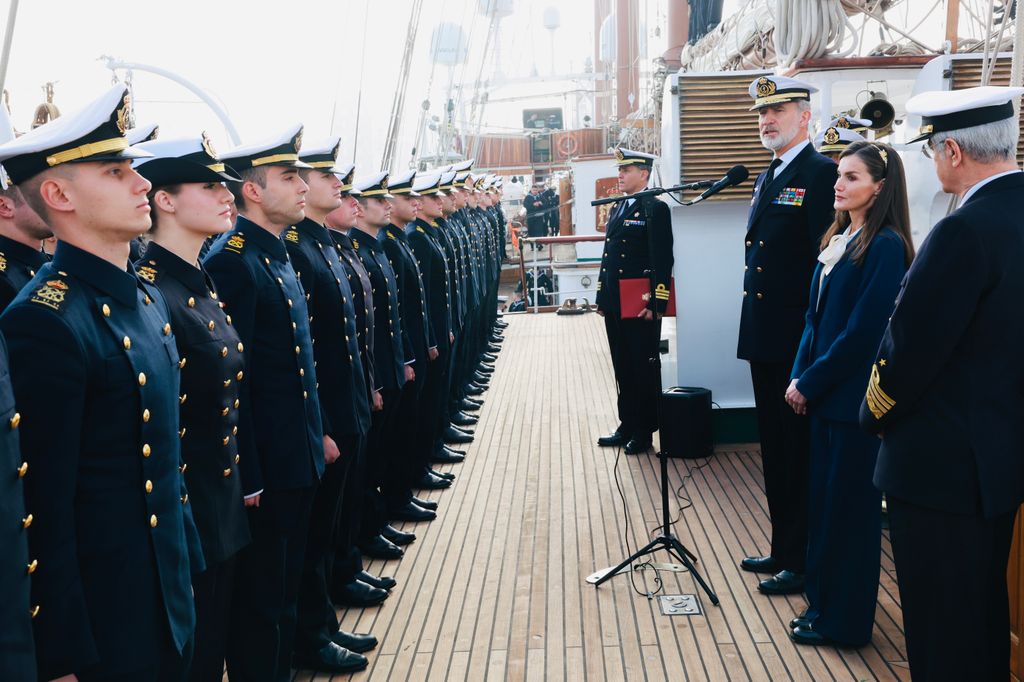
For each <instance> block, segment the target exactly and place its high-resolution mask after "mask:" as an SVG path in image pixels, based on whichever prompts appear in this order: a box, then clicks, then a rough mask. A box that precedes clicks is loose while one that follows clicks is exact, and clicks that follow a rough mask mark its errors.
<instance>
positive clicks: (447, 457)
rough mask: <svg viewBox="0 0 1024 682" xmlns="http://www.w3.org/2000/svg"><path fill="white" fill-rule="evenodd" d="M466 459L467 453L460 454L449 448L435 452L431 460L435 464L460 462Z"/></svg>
mask: <svg viewBox="0 0 1024 682" xmlns="http://www.w3.org/2000/svg"><path fill="white" fill-rule="evenodd" d="M464 459H466V456H465V455H460V454H458V453H455V452H448V451H447V450H441V451H440V452H435V453H434V454H433V455H431V456H430V461H431V462H432V463H433V464H459V463H460V462H462V461H463V460H464Z"/></svg>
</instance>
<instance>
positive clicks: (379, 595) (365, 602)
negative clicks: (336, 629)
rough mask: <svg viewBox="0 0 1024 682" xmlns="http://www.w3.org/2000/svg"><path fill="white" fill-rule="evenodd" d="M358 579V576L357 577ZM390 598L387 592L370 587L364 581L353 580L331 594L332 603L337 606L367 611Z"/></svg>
mask: <svg viewBox="0 0 1024 682" xmlns="http://www.w3.org/2000/svg"><path fill="white" fill-rule="evenodd" d="M357 577H358V576H357ZM387 598H388V592H387V590H383V589H381V588H379V587H376V586H375V585H370V584H369V583H365V582H363V581H362V580H358V579H357V580H353V581H352V582H350V583H345V584H344V585H342V586H341V587H338V588H335V589H334V590H333V591H332V592H331V601H333V602H334V603H335V605H337V606H353V607H355V608H359V609H365V608H366V607H368V606H376V605H377V604H380V603H382V602H383V601H384V600H385V599H387Z"/></svg>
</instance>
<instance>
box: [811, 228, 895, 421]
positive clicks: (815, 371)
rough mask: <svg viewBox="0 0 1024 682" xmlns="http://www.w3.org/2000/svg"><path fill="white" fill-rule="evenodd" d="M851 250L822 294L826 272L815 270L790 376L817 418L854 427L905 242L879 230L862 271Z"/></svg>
mask: <svg viewBox="0 0 1024 682" xmlns="http://www.w3.org/2000/svg"><path fill="white" fill-rule="evenodd" d="M853 249H854V240H850V243H849V244H848V245H847V249H846V254H845V255H844V256H843V257H842V258H841V259H840V260H839V262H837V263H836V264H835V265H834V266H833V267H832V271H831V272H830V273H829V274H828V275H827V276H826V277H825V280H824V281H823V282H821V286H820V288H819V284H818V282H819V281H820V279H821V277H820V275H821V272H822V269H823V267H824V266H823V265H822V264H820V263H819V264H818V267H817V268H816V269H815V270H814V276H813V277H812V278H811V297H810V303H809V305H808V308H807V318H806V319H807V321H806V324H805V326H804V335H803V338H802V339H801V340H800V348H799V350H798V351H797V354H796V362H795V363H794V365H793V374H792V376H793V378H799V381H798V382H797V385H796V387H797V389H798V390H799V391H800V393H802V394H803V395H804V397H805V398H807V402H808V405H809V406H810V410H811V411H812V412H813V413H814V414H815V415H816V416H818V417H822V418H824V419H831V420H833V421H842V422H848V423H856V422H857V419H858V414H859V413H860V403H861V401H862V400H863V399H864V387H865V386H867V384H868V376H869V375H870V373H871V363H872V362H873V361H874V359H875V351H876V349H877V348H878V342H879V340H880V339H881V338H882V332H883V331H885V325H886V323H887V322H888V321H889V313H891V312H892V307H893V303H894V302H895V300H896V293H897V292H898V291H899V286H900V280H902V279H903V275H904V273H905V272H906V266H905V265H904V261H905V256H904V249H903V242H902V241H901V240H900V238H899V236H897V234H896V233H895V232H893V231H892V230H889V229H882V230H879V232H878V234H876V235H875V238H874V239H872V240H871V244H870V245H869V246H868V250H867V253H865V254H864V260H863V262H862V263H861V264H860V265H857V264H855V263H854V262H853V260H851V259H850V254H851V253H852V252H853ZM819 291H820V292H821V298H820V300H819V297H818V292H819Z"/></svg>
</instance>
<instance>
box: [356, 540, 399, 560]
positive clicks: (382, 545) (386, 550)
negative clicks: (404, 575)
mask: <svg viewBox="0 0 1024 682" xmlns="http://www.w3.org/2000/svg"><path fill="white" fill-rule="evenodd" d="M359 551H360V552H362V553H363V556H368V557H370V558H371V559H401V558H402V556H403V555H404V554H405V552H403V551H402V548H401V547H399V546H398V545H396V544H395V543H393V542H391V541H390V540H388V539H386V538H385V537H384V536H382V535H378V536H376V537H374V538H373V539H372V540H370V541H369V542H367V543H365V544H360V545H359Z"/></svg>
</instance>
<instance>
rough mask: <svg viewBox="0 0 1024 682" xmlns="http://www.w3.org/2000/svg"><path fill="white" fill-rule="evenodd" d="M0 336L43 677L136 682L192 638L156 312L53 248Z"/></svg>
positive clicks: (170, 378)
mask: <svg viewBox="0 0 1024 682" xmlns="http://www.w3.org/2000/svg"><path fill="white" fill-rule="evenodd" d="M0 328H2V330H3V333H4V335H5V336H6V337H7V344H8V348H9V351H10V361H11V378H12V383H13V386H14V394H15V397H16V398H17V400H18V410H19V412H20V413H21V425H20V436H21V446H22V452H23V455H24V457H25V461H26V462H27V463H28V467H29V475H28V476H27V477H26V478H25V482H26V487H25V499H26V502H27V506H28V508H29V509H31V511H32V515H33V517H34V520H33V523H32V526H31V529H30V532H29V547H30V550H31V554H32V557H33V558H34V559H35V560H37V561H38V562H39V563H38V568H37V569H36V571H35V573H34V574H33V576H32V604H33V610H35V608H36V607H38V609H39V610H38V612H37V615H36V618H35V619H34V621H33V623H34V626H35V641H36V655H37V660H38V664H39V676H40V678H41V679H47V680H48V679H51V678H53V677H59V676H61V675H65V674H68V673H73V672H81V671H83V670H85V669H87V668H90V667H92V666H97V667H95V668H93V670H95V671H97V672H101V673H106V674H110V673H114V672H125V673H127V672H130V671H133V670H139V669H142V668H144V667H146V666H148V665H151V664H152V662H153V661H154V660H157V659H158V657H159V656H160V655H161V652H162V651H163V650H164V649H165V647H166V646H167V645H168V644H169V643H170V642H168V640H167V637H168V634H169V635H170V637H171V639H172V640H173V644H174V646H175V647H176V648H177V649H178V650H179V651H180V650H181V649H182V647H183V646H184V645H185V644H186V642H187V641H188V639H189V637H191V635H192V631H193V629H194V626H195V612H194V609H193V603H192V586H191V577H190V571H191V572H199V571H201V570H203V568H204V567H205V566H204V564H203V559H202V550H201V549H200V547H199V538H198V535H197V533H196V529H195V525H194V524H193V522H192V512H191V504H190V502H189V501H188V499H187V493H186V488H185V479H184V477H183V476H182V474H181V470H180V467H181V464H182V461H181V440H180V438H179V435H178V395H179V393H178V360H179V358H178V351H177V348H176V347H175V339H174V335H173V333H172V327H171V323H170V315H169V313H168V310H167V306H166V305H165V304H164V300H163V297H162V296H161V294H160V292H159V291H158V290H157V289H156V288H155V287H152V286H150V285H149V284H147V283H144V282H143V281H142V280H140V279H139V278H137V277H136V276H135V271H134V269H132V268H131V267H130V266H129V268H128V270H127V271H125V270H123V269H121V268H118V267H116V266H114V265H112V264H110V263H109V262H107V261H105V260H102V259H101V258H99V257H97V256H94V255H92V254H90V253H87V252H85V251H83V250H81V249H78V248H76V247H74V246H72V245H71V244H68V243H66V242H61V243H60V244H59V245H58V247H57V252H56V254H55V256H54V259H53V261H52V262H51V263H48V264H46V265H44V266H43V267H42V269H41V270H40V271H39V272H38V273H37V274H36V276H35V278H33V280H32V281H31V282H30V283H29V285H28V286H27V287H26V288H25V289H23V290H22V292H21V293H20V294H19V295H18V297H17V298H16V299H15V300H14V302H13V303H12V304H11V306H10V307H9V308H8V309H7V310H6V312H5V313H4V314H3V316H2V317H0ZM190 557H191V560H190Z"/></svg>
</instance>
